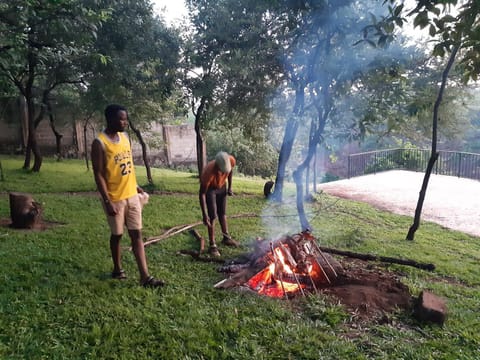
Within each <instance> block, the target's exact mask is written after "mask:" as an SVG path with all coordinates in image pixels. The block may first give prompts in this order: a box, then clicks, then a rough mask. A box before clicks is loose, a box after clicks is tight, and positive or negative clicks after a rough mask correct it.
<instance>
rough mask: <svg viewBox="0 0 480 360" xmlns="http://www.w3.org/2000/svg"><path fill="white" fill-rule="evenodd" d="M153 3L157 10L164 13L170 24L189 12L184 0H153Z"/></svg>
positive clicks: (160, 13) (158, 12) (161, 13)
mask: <svg viewBox="0 0 480 360" xmlns="http://www.w3.org/2000/svg"><path fill="white" fill-rule="evenodd" d="M152 4H153V9H154V10H155V12H156V13H157V14H159V15H162V16H163V18H164V19H165V21H166V22H167V24H170V25H171V24H173V23H175V22H177V21H178V20H179V19H180V18H182V17H183V16H184V15H186V14H187V10H186V8H185V3H184V1H183V0H152ZM163 9H164V10H163Z"/></svg>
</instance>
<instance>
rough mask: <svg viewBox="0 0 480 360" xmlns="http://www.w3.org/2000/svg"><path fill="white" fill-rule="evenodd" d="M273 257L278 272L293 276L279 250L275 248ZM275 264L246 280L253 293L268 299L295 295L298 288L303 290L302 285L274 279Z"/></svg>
mask: <svg viewBox="0 0 480 360" xmlns="http://www.w3.org/2000/svg"><path fill="white" fill-rule="evenodd" d="M274 251H275V255H276V257H277V259H278V261H279V262H280V266H279V268H280V269H279V272H283V273H286V274H293V270H292V268H291V267H290V266H289V265H288V264H286V263H285V258H284V256H283V253H282V251H281V250H280V249H279V248H275V250H274ZM275 270H276V268H275V263H274V262H272V263H271V264H270V265H269V266H268V267H266V268H264V269H263V270H262V271H260V272H259V273H257V274H256V275H255V276H253V277H252V278H250V280H248V282H247V285H248V286H249V287H250V288H251V289H252V290H254V291H256V292H258V293H259V294H262V295H267V296H270V297H277V298H281V297H283V296H286V295H288V294H293V293H296V292H297V291H299V290H300V287H302V288H305V286H304V285H300V286H299V285H298V284H297V283H292V282H289V281H286V280H283V281H282V280H280V279H276V277H275Z"/></svg>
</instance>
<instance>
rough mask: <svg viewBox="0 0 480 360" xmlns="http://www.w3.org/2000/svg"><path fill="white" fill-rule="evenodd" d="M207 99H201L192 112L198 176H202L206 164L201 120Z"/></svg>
mask: <svg viewBox="0 0 480 360" xmlns="http://www.w3.org/2000/svg"><path fill="white" fill-rule="evenodd" d="M206 101H207V99H206V98H205V97H202V98H201V100H200V105H199V106H198V108H197V110H196V111H194V115H195V134H196V147H197V168H198V175H199V176H200V175H201V174H202V171H203V168H204V167H205V165H206V163H207V152H206V146H205V141H204V139H203V135H202V118H203V117H204V116H205V104H206Z"/></svg>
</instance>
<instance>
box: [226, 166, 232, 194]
mask: <svg viewBox="0 0 480 360" xmlns="http://www.w3.org/2000/svg"><path fill="white" fill-rule="evenodd" d="M227 179H228V187H227V194H228V195H230V196H231V195H233V191H232V179H233V171H230V172H229V173H228V178H227Z"/></svg>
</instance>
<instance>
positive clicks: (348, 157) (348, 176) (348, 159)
mask: <svg viewBox="0 0 480 360" xmlns="http://www.w3.org/2000/svg"><path fill="white" fill-rule="evenodd" d="M347 179H350V155H348V156H347Z"/></svg>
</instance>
